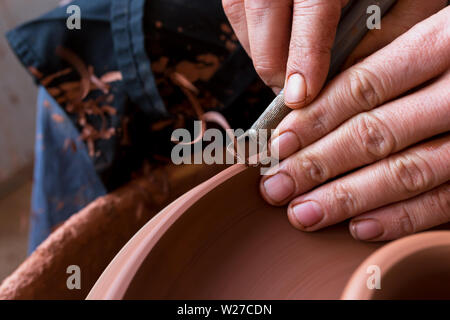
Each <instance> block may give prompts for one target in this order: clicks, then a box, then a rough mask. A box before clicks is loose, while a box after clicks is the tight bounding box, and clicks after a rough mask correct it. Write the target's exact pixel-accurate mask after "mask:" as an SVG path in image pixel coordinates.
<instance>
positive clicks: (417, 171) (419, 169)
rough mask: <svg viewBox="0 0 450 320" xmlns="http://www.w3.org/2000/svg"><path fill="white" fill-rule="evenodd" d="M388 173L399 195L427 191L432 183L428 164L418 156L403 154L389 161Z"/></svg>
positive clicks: (432, 178)
mask: <svg viewBox="0 0 450 320" xmlns="http://www.w3.org/2000/svg"><path fill="white" fill-rule="evenodd" d="M389 166H390V171H391V172H390V173H391V175H392V177H393V179H395V182H396V183H395V185H398V186H399V187H400V189H401V190H400V192H401V193H405V192H406V193H407V194H416V193H417V192H420V191H423V190H427V189H429V188H430V186H432V185H433V182H434V180H435V179H434V174H433V171H432V169H431V167H430V166H429V164H428V163H427V162H426V161H425V160H423V159H422V158H420V157H419V156H418V155H412V154H405V155H401V156H398V157H396V158H395V159H393V160H391V161H390V164H389Z"/></svg>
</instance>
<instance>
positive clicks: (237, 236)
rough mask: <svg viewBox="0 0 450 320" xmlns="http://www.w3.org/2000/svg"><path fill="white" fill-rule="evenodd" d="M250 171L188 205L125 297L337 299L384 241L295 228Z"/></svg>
mask: <svg viewBox="0 0 450 320" xmlns="http://www.w3.org/2000/svg"><path fill="white" fill-rule="evenodd" d="M258 181H259V170H258V169H255V168H248V169H246V170H244V171H243V172H241V173H239V174H237V175H235V176H234V177H231V178H230V179H229V180H227V181H226V182H224V183H222V184H221V185H219V186H218V187H216V188H214V189H213V190H211V191H210V192H208V193H207V194H205V195H204V196H203V197H202V198H201V199H200V200H199V201H197V202H195V203H194V204H190V203H189V201H186V206H185V208H184V209H183V210H185V212H184V213H183V215H181V217H180V218H179V219H178V220H176V221H175V222H174V223H173V224H172V225H171V226H170V228H169V229H168V230H167V232H165V233H164V235H163V236H162V237H161V238H160V239H159V241H158V242H157V244H156V245H155V246H154V247H153V248H152V250H151V251H150V253H149V254H148V256H147V257H146V258H145V260H144V262H143V263H142V265H141V266H140V268H139V270H138V272H137V273H136V275H135V277H134V278H133V280H132V282H131V284H130V286H129V287H128V289H127V291H126V294H125V297H124V298H125V299H337V298H339V297H340V294H341V292H342V290H343V288H344V286H345V284H346V282H347V280H348V279H349V278H350V276H351V274H352V273H353V271H354V270H355V269H356V268H357V267H358V265H359V264H360V263H361V262H362V261H363V260H364V259H365V258H366V257H367V256H369V255H370V254H371V253H372V252H373V251H374V250H375V249H377V248H378V247H379V246H380V244H369V243H362V242H358V241H355V240H353V239H352V238H351V236H350V235H349V233H348V229H347V224H341V225H338V226H334V227H331V228H328V229H326V230H323V231H320V232H316V233H304V232H301V231H298V230H295V229H294V228H293V227H291V226H290V224H289V222H288V220H287V217H286V208H277V207H272V206H269V205H268V204H266V203H265V202H264V201H263V200H262V199H261V197H260V195H259V191H258Z"/></svg>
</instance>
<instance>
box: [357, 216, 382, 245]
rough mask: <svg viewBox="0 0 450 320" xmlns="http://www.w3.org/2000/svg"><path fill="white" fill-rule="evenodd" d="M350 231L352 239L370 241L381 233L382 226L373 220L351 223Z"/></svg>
mask: <svg viewBox="0 0 450 320" xmlns="http://www.w3.org/2000/svg"><path fill="white" fill-rule="evenodd" d="M350 229H351V232H352V234H353V237H354V238H356V239H359V240H372V239H375V238H377V237H379V236H381V234H382V233H383V226H382V225H381V223H380V222H378V220H375V219H364V220H359V221H352V222H351V228H350Z"/></svg>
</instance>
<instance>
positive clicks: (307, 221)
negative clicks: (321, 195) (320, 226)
mask: <svg viewBox="0 0 450 320" xmlns="http://www.w3.org/2000/svg"><path fill="white" fill-rule="evenodd" d="M292 213H293V214H294V217H295V218H296V219H297V221H298V222H299V223H300V224H301V225H302V226H304V227H311V226H313V225H315V224H317V223H318V222H320V221H321V220H322V219H323V211H322V208H321V207H320V205H319V204H318V203H316V202H314V201H306V202H302V203H300V204H297V205H295V206H294V207H293V208H292Z"/></svg>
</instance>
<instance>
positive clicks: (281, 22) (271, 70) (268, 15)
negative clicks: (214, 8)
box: [222, 0, 348, 108]
mask: <svg viewBox="0 0 450 320" xmlns="http://www.w3.org/2000/svg"><path fill="white" fill-rule="evenodd" d="M222 2H223V6H224V9H225V12H226V14H227V17H228V19H229V21H230V23H231V25H232V27H233V29H234V31H235V33H236V35H237V37H238V38H239V40H240V42H241V44H242V45H243V47H244V48H245V50H246V51H247V53H248V54H249V56H250V57H251V58H252V60H253V64H254V66H255V69H256V71H257V72H258V74H259V76H260V77H261V78H262V80H263V81H264V82H265V83H266V84H267V85H268V86H270V87H271V88H272V89H273V90H274V91H275V92H276V93H278V92H279V91H280V90H281V88H283V87H285V100H286V104H287V105H288V106H289V107H292V108H298V107H302V106H304V105H306V104H308V103H309V102H310V101H312V100H313V99H314V98H315V97H316V95H317V94H318V93H319V91H320V89H321V88H322V86H323V83H324V82H325V79H326V76H327V74H328V68H329V64H330V48H331V47H332V45H333V41H334V37H335V33H336V28H337V25H338V22H339V18H340V12H341V9H342V7H343V6H344V5H345V4H346V3H347V2H348V0H331V1H330V0H222ZM285 84H286V86H285Z"/></svg>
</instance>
